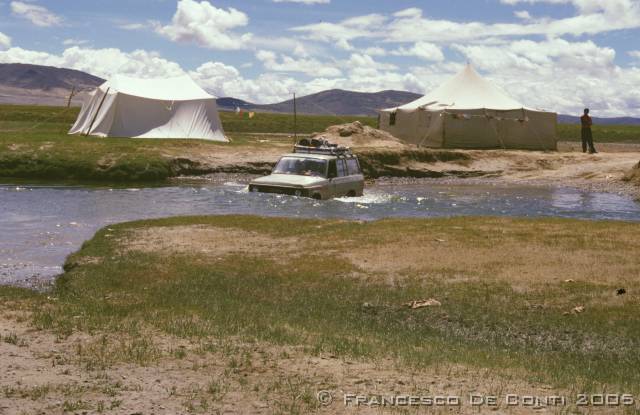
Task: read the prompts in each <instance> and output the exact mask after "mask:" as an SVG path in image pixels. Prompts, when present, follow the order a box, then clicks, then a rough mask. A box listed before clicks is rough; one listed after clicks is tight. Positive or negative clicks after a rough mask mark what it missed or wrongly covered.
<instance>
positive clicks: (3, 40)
mask: <svg viewBox="0 0 640 415" xmlns="http://www.w3.org/2000/svg"><path fill="white" fill-rule="evenodd" d="M10 47H11V38H10V37H9V36H7V35H5V34H4V33H2V32H0V50H1V49H8V48H10Z"/></svg>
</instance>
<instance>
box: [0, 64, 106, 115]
mask: <svg viewBox="0 0 640 415" xmlns="http://www.w3.org/2000/svg"><path fill="white" fill-rule="evenodd" d="M103 82H104V79H102V78H98V77H97V76H93V75H90V74H88V73H86V72H82V71H76V70H74V69H66V68H55V67H52V66H41V65H28V64H22V63H3V64H0V103H6V104H41V105H66V101H67V99H68V97H69V94H70V93H71V90H72V88H74V87H75V88H76V89H80V90H86V89H90V88H94V87H96V86H98V85H100V84H101V83H103ZM80 100H81V97H79V96H76V97H75V99H74V103H75V104H77V103H78V102H79V101H80Z"/></svg>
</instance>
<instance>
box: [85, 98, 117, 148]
mask: <svg viewBox="0 0 640 415" xmlns="http://www.w3.org/2000/svg"><path fill="white" fill-rule="evenodd" d="M110 89H111V87H109V88H107V91H106V92H105V93H104V96H103V97H102V99H101V100H100V105H98V109H97V110H96V113H95V114H93V118H92V119H91V124H89V129H88V130H87V132H86V133H85V135H84V136H85V137H86V136H88V135H89V134H90V133H91V129H92V128H93V123H94V122H96V118H98V114H99V113H100V109H101V108H102V104H104V100H105V98H106V97H107V94H109V90H110Z"/></svg>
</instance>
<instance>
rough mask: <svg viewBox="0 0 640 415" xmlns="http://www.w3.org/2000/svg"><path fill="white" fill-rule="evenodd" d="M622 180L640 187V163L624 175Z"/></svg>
mask: <svg viewBox="0 0 640 415" xmlns="http://www.w3.org/2000/svg"><path fill="white" fill-rule="evenodd" d="M622 180H624V181H626V182H631V183H633V184H636V185H638V186H640V162H638V164H636V165H635V166H633V168H632V169H631V170H629V171H628V172H627V173H626V174H625V175H624V177H623V178H622Z"/></svg>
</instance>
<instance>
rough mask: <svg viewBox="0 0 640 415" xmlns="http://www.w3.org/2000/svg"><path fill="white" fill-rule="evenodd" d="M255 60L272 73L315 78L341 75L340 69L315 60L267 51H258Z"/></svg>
mask: <svg viewBox="0 0 640 415" xmlns="http://www.w3.org/2000/svg"><path fill="white" fill-rule="evenodd" d="M256 58H257V59H258V60H259V61H260V62H262V64H263V65H264V67H265V68H266V69H268V70H270V71H273V72H298V73H303V74H305V75H309V76H315V77H337V76H340V75H342V72H341V71H340V69H338V68H336V67H334V66H332V65H331V64H329V63H327V62H321V61H319V60H317V59H307V58H300V59H295V58H292V57H291V56H287V55H284V54H281V55H280V56H278V55H277V54H276V53H274V52H272V51H267V50H260V51H258V52H257V53H256Z"/></svg>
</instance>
